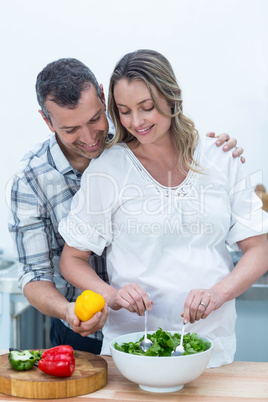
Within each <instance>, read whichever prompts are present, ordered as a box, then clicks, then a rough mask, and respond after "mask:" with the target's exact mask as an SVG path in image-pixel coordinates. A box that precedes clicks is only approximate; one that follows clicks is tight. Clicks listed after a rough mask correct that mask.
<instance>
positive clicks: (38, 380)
mask: <svg viewBox="0 0 268 402" xmlns="http://www.w3.org/2000/svg"><path fill="white" fill-rule="evenodd" d="M106 383H107V362H106V361H105V360H104V359H103V358H102V357H100V356H96V355H94V354H92V353H88V352H81V351H76V355H75V371H74V372H73V374H72V375H71V376H70V377H67V378H60V377H52V376H50V375H48V374H45V373H43V372H42V371H41V370H39V368H38V367H37V366H34V367H33V368H32V369H31V370H27V371H16V370H13V369H12V368H11V366H10V363H9V360H8V353H6V354H4V355H1V356H0V392H1V393H3V394H6V395H11V396H19V397H22V398H33V399H50V398H53V399H54V398H66V397H72V396H77V395H85V394H89V393H91V392H94V391H97V390H98V389H100V388H102V387H104V386H105V385H106Z"/></svg>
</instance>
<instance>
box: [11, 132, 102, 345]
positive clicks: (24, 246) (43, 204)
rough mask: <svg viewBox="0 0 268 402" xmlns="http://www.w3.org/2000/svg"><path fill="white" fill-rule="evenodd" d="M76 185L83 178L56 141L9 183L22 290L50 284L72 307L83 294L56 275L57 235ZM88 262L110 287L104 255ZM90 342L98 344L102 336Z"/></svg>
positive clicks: (34, 154) (29, 157)
mask: <svg viewBox="0 0 268 402" xmlns="http://www.w3.org/2000/svg"><path fill="white" fill-rule="evenodd" d="M80 180H81V173H79V172H77V171H75V170H74V169H73V168H72V166H71V165H70V164H69V162H68V160H67V159H66V158H65V156H64V154H63V153H62V151H61V149H60V147H59V145H58V143H57V141H56V138H55V136H54V135H53V136H52V137H51V138H49V139H48V140H47V141H45V142H44V143H42V144H40V145H37V146H36V147H35V148H34V149H33V150H32V151H30V152H29V153H28V154H26V155H25V156H24V158H23V159H22V160H21V162H20V164H19V166H18V171H17V173H16V175H15V176H14V178H13V183H12V188H11V198H10V214H9V232H10V234H11V236H12V239H13V243H14V245H15V250H16V252H17V259H18V266H19V268H18V285H19V287H20V288H21V289H23V287H24V286H25V284H26V283H28V282H31V281H43V280H44V281H51V282H54V283H55V285H56V286H57V288H58V289H59V290H60V292H61V293H62V294H63V295H64V296H65V297H66V298H67V299H68V301H75V300H76V298H77V296H78V295H79V294H80V293H81V291H79V290H78V289H76V288H74V287H73V286H72V285H70V284H69V283H68V282H67V281H66V280H65V279H64V278H63V277H62V276H61V274H60V272H59V261H60V255H61V252H62V249H63V246H64V240H63V238H62V237H61V236H60V234H59V232H58V224H59V222H60V220H61V219H62V218H63V217H64V216H66V215H67V213H68V211H69V209H70V205H71V201H72V198H73V196H74V194H75V193H76V192H77V190H78V189H79V187H80ZM90 262H91V264H92V266H93V268H94V269H95V270H96V272H97V273H98V275H99V276H100V277H101V278H102V279H103V280H104V281H106V282H108V276H107V271H106V258H105V253H104V254H103V255H102V256H101V257H99V256H97V255H95V254H92V255H91V260H90ZM64 324H65V325H66V326H68V327H69V325H68V324H67V323H66V322H64ZM89 336H90V337H93V338H95V339H98V340H102V333H101V331H98V332H96V333H95V334H93V335H89Z"/></svg>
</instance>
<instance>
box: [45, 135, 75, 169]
mask: <svg viewBox="0 0 268 402" xmlns="http://www.w3.org/2000/svg"><path fill="white" fill-rule="evenodd" d="M49 147H50V152H51V155H52V157H53V160H54V164H55V166H56V168H57V170H58V171H59V172H60V173H61V174H63V175H64V174H67V173H73V172H75V169H73V167H72V166H71V165H70V162H69V161H68V159H67V158H66V157H65V155H64V153H63V152H62V150H61V149H60V146H59V144H58V142H57V140H56V136H55V134H53V135H52V136H51V137H50V143H49Z"/></svg>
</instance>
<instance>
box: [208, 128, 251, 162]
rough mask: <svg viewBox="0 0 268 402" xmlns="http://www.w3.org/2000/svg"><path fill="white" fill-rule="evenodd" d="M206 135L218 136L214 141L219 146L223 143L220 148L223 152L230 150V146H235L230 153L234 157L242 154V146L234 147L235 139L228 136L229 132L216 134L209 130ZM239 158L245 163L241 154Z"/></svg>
mask: <svg viewBox="0 0 268 402" xmlns="http://www.w3.org/2000/svg"><path fill="white" fill-rule="evenodd" d="M206 135H207V137H211V138H218V139H217V141H216V145H217V147H220V146H222V145H223V144H224V145H223V147H222V149H223V151H225V152H227V151H230V149H232V148H235V150H234V151H233V153H232V155H233V157H234V158H237V157H238V156H240V155H242V153H243V152H244V150H243V148H242V147H236V144H237V140H236V139H235V138H230V136H229V134H220V135H216V134H215V133H213V132H209V133H207V134H206ZM240 160H241V162H242V163H245V161H246V160H245V158H244V157H243V156H241V158H240Z"/></svg>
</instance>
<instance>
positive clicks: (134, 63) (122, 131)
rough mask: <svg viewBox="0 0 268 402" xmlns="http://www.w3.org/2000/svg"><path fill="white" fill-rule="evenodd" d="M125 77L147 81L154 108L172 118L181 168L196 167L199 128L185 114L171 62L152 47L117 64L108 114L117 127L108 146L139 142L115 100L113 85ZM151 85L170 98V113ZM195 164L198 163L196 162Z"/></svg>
mask: <svg viewBox="0 0 268 402" xmlns="http://www.w3.org/2000/svg"><path fill="white" fill-rule="evenodd" d="M123 78H124V79H126V80H128V81H129V82H132V81H134V80H140V81H143V82H144V83H145V84H146V86H147V88H148V90H149V93H150V95H151V97H152V100H153V103H154V106H155V108H156V109H157V110H158V111H159V113H161V114H163V115H164V116H167V117H171V134H172V136H173V139H174V143H175V146H176V148H177V150H178V154H179V160H178V166H179V167H180V168H181V169H183V167H184V166H185V167H186V168H188V169H192V170H197V169H195V168H193V167H191V163H192V161H194V157H193V155H194V150H195V148H196V145H197V143H198V140H199V134H198V131H197V130H196V128H195V126H194V123H193V121H192V120H190V119H189V118H187V117H186V116H184V114H183V113H182V99H181V89H180V87H179V85H178V83H177V81H176V77H175V74H174V72H173V69H172V67H171V65H170V63H169V61H168V60H167V59H166V58H165V57H164V56H163V55H162V54H160V53H158V52H156V51H153V50H147V49H141V50H137V51H135V52H132V53H128V54H126V55H125V56H124V57H123V58H122V59H121V60H120V61H119V62H118V63H117V64H116V66H115V69H114V71H113V73H112V76H111V79H110V86H109V95H108V113H109V116H110V118H111V119H112V121H113V123H114V126H115V136H114V138H113V140H112V141H111V142H110V143H109V144H107V147H108V148H109V147H111V146H112V145H114V144H116V143H121V142H124V143H128V142H130V141H132V142H133V143H134V144H135V143H137V144H138V140H137V139H136V138H135V137H134V136H133V135H132V134H130V133H129V132H128V131H127V129H126V128H125V127H124V126H123V125H122V123H121V121H120V117H119V111H118V108H117V106H116V103H115V100H114V86H115V84H116V83H117V82H118V81H120V80H121V79H123ZM152 87H154V88H156V89H157V91H158V92H159V94H161V95H162V96H163V97H164V98H165V99H166V100H167V102H168V104H169V105H170V107H171V114H167V113H165V112H164V111H163V110H161V109H160V107H159V105H158V104H157V101H156V98H155V95H154V92H153V90H152ZM195 163H196V162H195ZM196 165H197V166H198V164H197V163H196Z"/></svg>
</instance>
